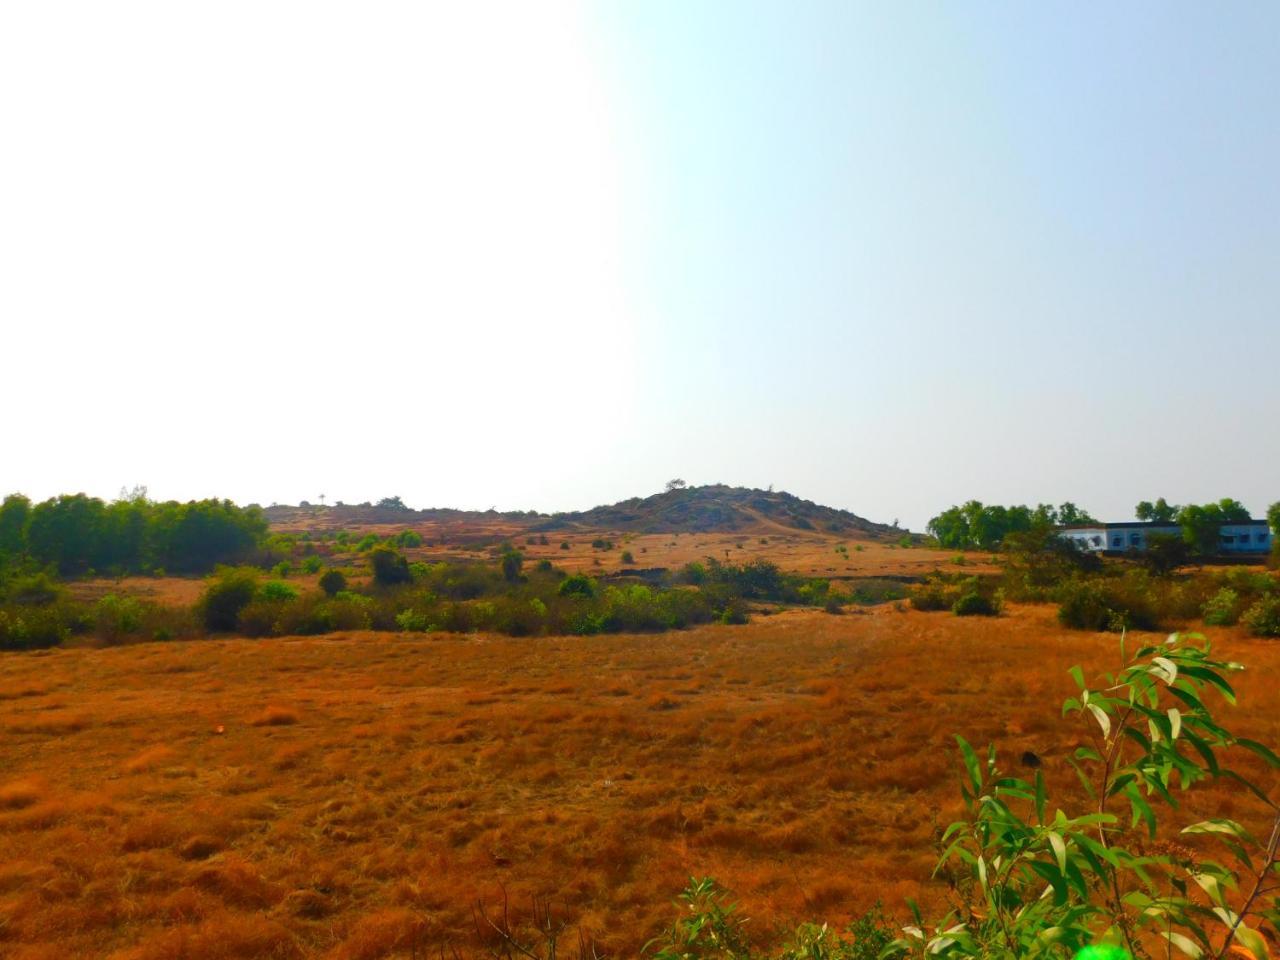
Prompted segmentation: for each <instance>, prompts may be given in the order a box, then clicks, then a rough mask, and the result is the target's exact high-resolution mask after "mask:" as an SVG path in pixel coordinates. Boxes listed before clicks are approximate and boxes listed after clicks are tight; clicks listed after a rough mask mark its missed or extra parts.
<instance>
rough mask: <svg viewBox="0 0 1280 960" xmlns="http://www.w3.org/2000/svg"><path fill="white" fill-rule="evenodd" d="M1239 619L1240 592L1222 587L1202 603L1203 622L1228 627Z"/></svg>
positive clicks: (1213, 625)
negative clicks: (1207, 600)
mask: <svg viewBox="0 0 1280 960" xmlns="http://www.w3.org/2000/svg"><path fill="white" fill-rule="evenodd" d="M1239 619H1240V594H1238V593H1236V592H1235V591H1234V590H1232V589H1231V588H1230V587H1223V588H1222V589H1221V590H1219V591H1218V592H1217V593H1215V594H1214V595H1213V596H1212V597H1211V598H1210V599H1209V602H1208V603H1206V604H1205V605H1204V622H1205V623H1207V624H1209V625H1210V626H1212V627H1230V626H1232V625H1234V624H1235V623H1236V622H1237V621H1238V620H1239Z"/></svg>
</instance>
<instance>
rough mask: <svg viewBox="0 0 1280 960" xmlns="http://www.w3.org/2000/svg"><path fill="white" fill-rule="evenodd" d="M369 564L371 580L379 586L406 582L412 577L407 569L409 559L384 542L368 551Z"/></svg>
mask: <svg viewBox="0 0 1280 960" xmlns="http://www.w3.org/2000/svg"><path fill="white" fill-rule="evenodd" d="M369 566H370V567H371V568H372V569H373V582H374V583H376V584H378V586H380V587H389V586H393V585H394V584H397V583H408V582H409V581H411V580H412V579H413V574H412V573H411V572H410V571H409V561H408V560H406V559H405V558H404V554H402V553H399V552H398V551H396V550H393V549H391V547H388V546H387V545H386V544H382V545H379V546H376V547H374V548H373V549H372V550H370V551H369Z"/></svg>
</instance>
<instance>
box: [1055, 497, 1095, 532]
mask: <svg viewBox="0 0 1280 960" xmlns="http://www.w3.org/2000/svg"><path fill="white" fill-rule="evenodd" d="M1097 522H1098V521H1097V520H1095V519H1094V518H1093V517H1092V516H1091V515H1090V514H1089V511H1088V510H1081V509H1080V508H1079V507H1077V506H1076V505H1075V504H1074V503H1072V502H1071V501H1070V500H1068V501H1067V502H1066V503H1064V504H1061V505H1060V506H1059V507H1058V523H1059V525H1061V526H1064V527H1070V526H1075V525H1077V524H1085V523H1097Z"/></svg>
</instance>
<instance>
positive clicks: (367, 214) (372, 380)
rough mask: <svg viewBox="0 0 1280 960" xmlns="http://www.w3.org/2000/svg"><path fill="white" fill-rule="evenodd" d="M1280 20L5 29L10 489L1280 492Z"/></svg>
mask: <svg viewBox="0 0 1280 960" xmlns="http://www.w3.org/2000/svg"><path fill="white" fill-rule="evenodd" d="M1278 41H1280V7H1277V6H1276V5H1274V4H1270V3H1254V4H1249V3H1244V4H1236V5H1231V6H1229V7H1226V8H1222V7H1218V8H1213V9H1211V8H1209V7H1205V6H1203V5H1197V4H1185V5H1182V4H1167V3H1160V4H1154V3H1152V4H1141V3H1135V4H1126V5H1122V6H1117V5H1110V4H1101V3H1099V4H1085V5H1080V4H1063V5H1060V6H1059V5H1053V4H1036V5H1024V6H1023V7H1020V8H1012V9H1011V8H1009V7H1008V6H1007V5H995V4H992V5H984V4H966V5H963V6H946V5H937V4H929V5H925V4H911V3H892V4H889V3H886V4H882V5H879V6H873V5H863V4H858V5H854V4H846V3H843V2H834V3H829V4H828V3H817V2H809V3H800V4H793V3H780V2H779V3H747V2H732V3H731V2H727V0H726V2H722V3H713V2H701V3H687V2H670V3H661V2H644V3H607V4H604V3H602V4H585V5H576V4H551V3H545V4H530V3H511V4H481V3H465V4H464V3H450V4H434V5H433V4H423V3H403V4H400V3H373V4H361V5H352V4H336V3H324V2H314V0H312V2H307V3H283V2H270V0H255V2H253V3H237V2H224V3H220V4H186V3H159V2H157V3H129V2H121V3H113V4H102V3H60V2H57V0H43V2H38V3H36V2H31V3H25V2H15V3H8V4H4V5H0V137H2V138H3V139H2V142H0V325H2V326H3V338H2V339H0V351H2V353H3V362H2V363H0V376H2V377H3V379H2V380H0V400H2V401H3V403H4V408H5V410H6V412H7V414H8V416H7V418H6V420H7V423H6V426H5V430H4V437H5V442H4V444H3V447H2V448H0V493H2V492H5V491H7V490H21V491H23V492H26V493H28V494H30V495H32V496H36V497H44V496H48V495H51V494H54V493H58V492H70V491H76V490H83V491H85V492H88V493H93V494H98V495H102V496H108V497H109V496H112V495H114V494H115V492H116V491H117V490H118V489H119V488H120V487H121V486H122V485H125V484H133V483H144V484H147V485H148V486H149V487H150V489H151V492H152V494H153V496H157V497H161V498H179V499H186V498H190V497H198V496H210V495H219V496H230V497H232V498H234V499H236V500H239V501H241V502H250V501H258V502H262V503H270V502H273V501H280V502H296V501H298V500H299V499H309V500H315V499H316V498H317V497H318V496H319V495H320V494H321V493H325V494H327V495H328V497H329V499H330V500H331V501H332V500H337V499H343V500H347V501H352V502H354V501H360V500H365V499H376V498H378V497H381V496H385V495H390V494H399V495H400V496H402V497H403V498H404V499H405V500H406V502H408V503H410V504H411V505H415V506H459V507H475V508H480V509H484V508H487V507H489V506H491V505H496V506H498V507H499V508H503V509H508V508H520V509H524V508H531V507H532V508H539V509H544V510H555V509H573V508H579V507H589V506H592V505H594V504H596V503H602V502H610V501H613V500H616V499H621V498H624V497H628V496H632V495H638V494H647V493H650V492H654V491H656V490H658V489H660V488H661V485H662V483H663V481H665V480H666V479H668V478H669V477H672V476H681V477H683V478H684V479H686V480H688V481H690V482H692V483H705V482H717V481H720V482H726V483H735V484H745V485H759V486H764V485H767V484H770V483H772V484H775V485H776V486H778V487H780V488H785V489H788V490H791V491H792V492H794V493H797V494H799V495H801V496H804V497H807V498H810V499H814V500H819V501H822V502H826V503H831V504H833V505H837V506H842V507H847V508H850V509H853V510H855V511H857V512H859V513H861V514H863V515H865V516H868V517H870V518H872V519H876V520H885V521H887V520H891V519H893V518H895V517H899V518H901V519H902V521H903V523H904V524H907V525H910V526H911V527H913V528H917V529H918V528H920V527H922V526H923V524H924V522H925V520H926V519H927V518H928V517H929V516H930V515H932V514H933V513H935V512H937V510H938V509H940V508H942V507H945V506H947V505H948V504H950V503H953V502H957V501H961V500H964V499H967V498H970V497H978V498H980V499H984V500H990V501H997V502H1009V501H1017V502H1021V501H1032V502H1034V501H1038V500H1053V501H1060V500H1063V499H1067V498H1070V499H1074V500H1076V501H1078V502H1080V503H1081V504H1083V505H1085V506H1087V507H1089V508H1090V509H1092V510H1093V511H1094V512H1095V513H1098V514H1101V515H1106V516H1108V517H1110V516H1115V517H1116V518H1122V517H1127V516H1128V515H1129V514H1130V512H1131V508H1132V504H1133V503H1135V502H1136V501H1137V500H1139V499H1146V498H1154V497H1156V496H1161V495H1163V496H1166V497H1168V498H1170V499H1171V500H1183V501H1185V500H1203V499H1209V498H1214V499H1216V498H1218V497H1221V496H1234V497H1237V498H1239V499H1242V500H1243V501H1244V502H1245V503H1246V505H1248V506H1249V507H1251V508H1252V509H1253V510H1254V512H1255V513H1260V512H1261V511H1262V510H1263V509H1265V507H1266V505H1267V504H1268V503H1270V502H1272V501H1274V500H1280V432H1278V431H1277V430H1276V428H1275V426H1274V425H1275V423H1276V419H1277V414H1280V384H1278V381H1277V378H1276V376H1275V369H1276V366H1275V365H1276V358H1277V355H1280V316H1278V311H1277V304H1278V302H1280V298H1278V295H1280V180H1278V179H1277V177H1276V170H1280V109H1278V108H1280V104H1278V103H1277V91H1280V60H1278V59H1277V58H1276V57H1275V50H1276V49H1277V42H1278Z"/></svg>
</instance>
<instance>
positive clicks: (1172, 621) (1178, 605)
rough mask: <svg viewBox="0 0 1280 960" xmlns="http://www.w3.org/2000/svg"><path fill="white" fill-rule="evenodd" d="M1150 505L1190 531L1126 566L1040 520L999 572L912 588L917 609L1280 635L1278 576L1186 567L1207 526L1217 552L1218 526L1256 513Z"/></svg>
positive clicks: (1015, 542)
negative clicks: (1016, 610)
mask: <svg viewBox="0 0 1280 960" xmlns="http://www.w3.org/2000/svg"><path fill="white" fill-rule="evenodd" d="M978 506H980V505H977V504H975V505H974V509H972V510H970V511H969V512H970V513H971V514H974V515H979V516H981V515H983V514H984V513H985V511H986V510H988V509H989V508H982V511H981V512H979V511H978V510H977V509H976V507H978ZM1145 507H1152V508H1153V511H1154V513H1155V515H1157V516H1162V517H1169V516H1176V517H1181V518H1182V519H1183V522H1184V524H1185V526H1184V531H1183V533H1184V535H1183V536H1171V537H1166V538H1160V537H1153V538H1152V539H1151V545H1150V548H1149V549H1148V550H1147V551H1145V552H1143V553H1138V554H1133V555H1131V556H1130V557H1129V558H1128V559H1127V560H1125V561H1123V562H1116V561H1111V562H1104V561H1103V559H1102V558H1101V557H1099V556H1097V555H1096V554H1094V553H1091V552H1086V551H1083V550H1080V549H1078V548H1077V547H1076V546H1075V544H1074V543H1072V542H1071V541H1069V540H1066V539H1064V538H1063V537H1061V536H1059V534H1058V532H1057V529H1056V528H1055V527H1054V526H1052V525H1050V524H1048V523H1046V522H1037V523H1034V524H1033V525H1032V526H1031V527H1030V528H1029V529H1026V530H1019V531H1013V532H1006V533H1005V534H1004V535H1003V536H1002V537H1001V538H1000V542H999V544H998V550H999V560H1000V564H1001V566H1002V567H1003V571H1002V573H1001V574H1000V575H999V576H989V575H988V576H984V577H975V576H964V575H962V574H945V573H941V572H935V573H933V574H932V575H930V576H929V577H928V578H926V580H925V582H924V583H922V584H920V585H918V586H916V587H915V588H913V590H912V593H911V603H912V605H913V606H914V607H916V608H917V609H921V610H951V611H953V612H955V613H957V614H962V615H963V614H973V613H985V614H991V613H998V612H999V610H1000V608H1001V606H1002V604H1003V603H1004V602H1006V601H1017V602H1024V603H1054V604H1056V605H1057V606H1058V619H1059V620H1060V622H1061V623H1062V624H1063V625H1064V626H1067V627H1071V628H1074V629H1080V630H1113V631H1120V630H1126V629H1137V630H1168V629H1174V628H1178V627H1181V626H1184V625H1186V624H1188V623H1191V622H1194V621H1196V620H1198V619H1203V620H1204V621H1205V622H1206V623H1210V624H1212V625H1217V626H1230V625H1234V624H1237V623H1240V624H1243V625H1244V626H1245V627H1246V629H1247V630H1248V631H1249V632H1250V633H1252V634H1254V635H1256V636H1264V637H1274V636H1280V579H1278V578H1277V576H1276V575H1275V574H1272V573H1266V572H1259V571H1257V570H1250V569H1248V568H1246V567H1238V566H1237V567H1229V568H1212V567H1201V568H1198V569H1194V570H1190V571H1181V568H1182V567H1183V566H1184V565H1185V564H1187V563H1188V562H1189V561H1190V560H1192V559H1195V558H1196V557H1200V558H1203V553H1201V552H1200V551H1202V550H1203V549H1206V547H1204V546H1203V544H1204V542H1205V540H1204V538H1203V537H1202V535H1201V532H1200V529H1199V525H1200V524H1202V523H1208V524H1210V529H1211V530H1212V532H1213V543H1214V545H1215V547H1216V543H1217V529H1218V527H1217V525H1218V524H1219V523H1221V522H1225V521H1226V520H1232V519H1238V518H1239V517H1241V516H1247V512H1246V511H1245V510H1244V508H1243V507H1242V506H1240V505H1239V504H1238V503H1237V502H1236V501H1232V500H1223V501H1219V502H1218V503H1216V504H1209V505H1206V506H1203V507H1199V506H1191V507H1171V506H1169V505H1168V504H1167V503H1166V502H1165V501H1163V500H1161V501H1157V503H1156V504H1154V505H1153V504H1145V505H1140V512H1149V511H1147V510H1145V509H1144V508H1145ZM953 509H955V510H959V511H961V512H962V513H963V512H964V508H953ZM1023 509H1025V508H1023ZM1010 512H1011V511H1008V510H1005V511H1003V512H1002V513H1001V512H998V513H997V514H996V516H998V517H999V516H1004V517H1007V516H1008V515H1009V513H1010ZM1033 513H1034V512H1033ZM1206 517H1208V518H1210V519H1208V520H1205V519H1204V518H1206ZM1268 518H1269V519H1270V521H1271V523H1272V525H1273V529H1275V528H1276V527H1277V526H1280V506H1273V507H1272V508H1271V510H1270V511H1268ZM936 519H937V518H935V520H936ZM962 519H963V518H962ZM985 529H989V528H985Z"/></svg>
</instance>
